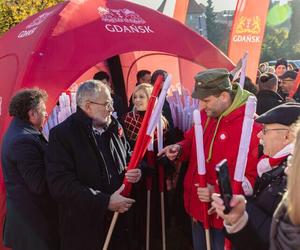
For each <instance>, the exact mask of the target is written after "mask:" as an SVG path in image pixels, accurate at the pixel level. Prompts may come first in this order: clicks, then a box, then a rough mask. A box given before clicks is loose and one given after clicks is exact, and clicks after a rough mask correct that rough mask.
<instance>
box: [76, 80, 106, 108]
mask: <svg viewBox="0 0 300 250" xmlns="http://www.w3.org/2000/svg"><path fill="white" fill-rule="evenodd" d="M105 89H108V90H109V88H107V86H106V85H105V84H104V83H102V82H101V81H98V80H88V81H86V82H84V83H82V84H81V85H80V86H79V88H78V90H77V92H76V103H77V105H78V106H79V107H83V105H84V103H85V102H86V101H87V100H95V99H96V98H97V97H98V96H99V94H100V93H101V92H102V91H104V90H105Z"/></svg>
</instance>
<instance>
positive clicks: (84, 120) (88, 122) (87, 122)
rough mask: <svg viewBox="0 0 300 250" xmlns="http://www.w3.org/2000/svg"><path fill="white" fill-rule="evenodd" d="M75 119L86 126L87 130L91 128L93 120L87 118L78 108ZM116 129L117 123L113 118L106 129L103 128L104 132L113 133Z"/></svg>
mask: <svg viewBox="0 0 300 250" xmlns="http://www.w3.org/2000/svg"><path fill="white" fill-rule="evenodd" d="M75 118H76V119H78V120H79V121H80V122H81V123H83V124H85V125H86V126H88V127H89V128H92V127H93V119H92V118H90V117H89V116H87V114H86V113H85V112H84V111H83V110H82V109H81V108H80V107H78V106H77V110H76V113H75ZM118 128H119V122H118V121H117V120H116V119H115V118H114V117H113V116H111V123H110V124H109V126H108V127H104V130H105V131H111V132H114V131H115V130H116V129H118Z"/></svg>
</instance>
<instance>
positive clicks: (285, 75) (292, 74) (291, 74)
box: [279, 70, 297, 80]
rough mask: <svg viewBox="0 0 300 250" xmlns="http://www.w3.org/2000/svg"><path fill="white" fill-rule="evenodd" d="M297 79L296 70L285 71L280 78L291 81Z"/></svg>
mask: <svg viewBox="0 0 300 250" xmlns="http://www.w3.org/2000/svg"><path fill="white" fill-rule="evenodd" d="M296 77H297V72H295V71H294V70H288V71H285V72H284V73H283V74H282V75H281V76H280V77H279V78H280V79H286V78H291V79H293V80H295V79H296Z"/></svg>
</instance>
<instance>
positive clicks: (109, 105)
mask: <svg viewBox="0 0 300 250" xmlns="http://www.w3.org/2000/svg"><path fill="white" fill-rule="evenodd" d="M88 102H89V103H92V104H96V105H100V106H103V107H105V109H106V110H107V111H110V110H112V109H114V102H113V101H109V102H106V103H99V102H93V101H88Z"/></svg>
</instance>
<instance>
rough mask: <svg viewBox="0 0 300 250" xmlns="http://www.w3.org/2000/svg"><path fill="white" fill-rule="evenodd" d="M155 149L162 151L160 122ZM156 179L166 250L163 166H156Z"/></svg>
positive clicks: (161, 127)
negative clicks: (157, 179)
mask: <svg viewBox="0 0 300 250" xmlns="http://www.w3.org/2000/svg"><path fill="white" fill-rule="evenodd" d="M157 149H158V152H160V151H161V150H162V149H163V126H162V120H161V119H159V120H158V123H157ZM158 178H159V191H160V211H161V231H162V249H163V250H166V222H165V197H164V179H165V176H164V166H163V165H162V164H158Z"/></svg>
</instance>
